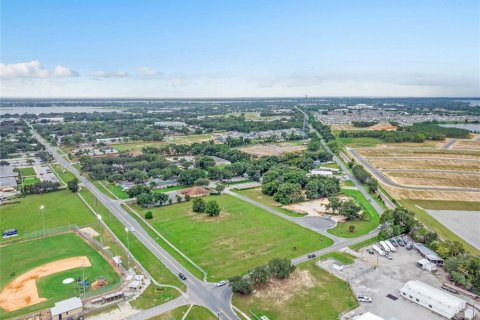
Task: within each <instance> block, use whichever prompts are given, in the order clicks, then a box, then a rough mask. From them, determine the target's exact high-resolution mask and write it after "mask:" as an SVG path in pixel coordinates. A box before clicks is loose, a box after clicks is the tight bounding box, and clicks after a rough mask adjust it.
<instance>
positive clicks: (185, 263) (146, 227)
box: [122, 205, 203, 279]
mask: <svg viewBox="0 0 480 320" xmlns="http://www.w3.org/2000/svg"><path fill="white" fill-rule="evenodd" d="M122 207H123V208H124V209H125V211H127V212H128V213H129V214H130V215H131V216H132V217H133V218H134V219H135V220H137V222H138V223H139V224H140V225H141V226H142V228H143V229H144V230H145V231H147V233H148V234H149V236H150V237H152V239H154V240H155V241H156V242H157V243H158V244H159V245H160V246H161V247H162V248H163V249H165V251H167V252H168V253H169V254H170V255H171V256H172V257H173V258H174V259H175V260H177V261H178V262H180V263H181V264H182V266H184V267H185V268H187V269H188V271H190V272H191V273H192V274H193V275H194V276H195V277H197V278H198V279H202V278H203V274H202V272H201V271H200V270H198V269H197V268H196V267H195V266H194V265H192V264H191V263H190V262H189V261H188V260H186V259H185V258H184V257H182V256H181V255H180V254H179V253H178V252H177V251H175V249H173V248H172V247H171V246H170V245H169V244H168V243H166V242H165V241H164V240H163V239H162V238H160V237H159V236H158V235H157V234H156V233H155V232H154V231H153V230H152V229H151V228H150V226H149V225H148V223H147V222H145V221H144V220H143V219H142V218H139V217H138V216H137V215H136V214H135V213H134V212H133V211H132V208H130V207H128V206H126V205H122Z"/></svg>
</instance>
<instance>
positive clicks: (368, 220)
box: [328, 189, 379, 238]
mask: <svg viewBox="0 0 480 320" xmlns="http://www.w3.org/2000/svg"><path fill="white" fill-rule="evenodd" d="M342 193H343V194H344V195H346V196H348V197H351V198H353V199H354V200H355V202H356V203H357V204H358V205H360V206H361V207H362V208H363V211H364V212H365V220H354V221H346V222H344V223H338V224H337V226H336V227H335V228H333V229H329V230H328V233H331V234H333V235H336V236H339V237H343V238H356V237H358V236H361V235H363V234H366V233H368V232H370V231H372V230H373V229H375V228H376V227H377V226H378V224H379V216H378V214H377V212H376V211H375V209H374V208H373V207H372V205H371V204H370V202H368V200H367V199H365V197H364V196H363V195H362V193H361V192H360V191H358V190H353V189H342ZM350 225H354V226H355V232H350V231H349V230H348V228H349V226H350Z"/></svg>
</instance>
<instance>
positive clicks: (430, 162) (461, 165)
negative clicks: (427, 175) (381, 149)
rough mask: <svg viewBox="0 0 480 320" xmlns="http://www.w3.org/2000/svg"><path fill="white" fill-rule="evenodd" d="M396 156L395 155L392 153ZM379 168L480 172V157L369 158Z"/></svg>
mask: <svg viewBox="0 0 480 320" xmlns="http://www.w3.org/2000/svg"><path fill="white" fill-rule="evenodd" d="M392 157H394V155H392ZM367 159H368V160H369V162H370V163H371V164H372V165H374V166H375V167H377V168H378V169H429V170H459V171H476V172H480V159H479V160H478V161H473V160H463V159H448V158H445V157H444V156H438V157H437V158H433V157H430V158H428V159H427V158H425V159H415V158H403V159H402V158H399V157H396V158H394V159H392V158H390V159H383V158H382V159H380V158H367Z"/></svg>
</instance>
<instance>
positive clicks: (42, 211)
mask: <svg viewBox="0 0 480 320" xmlns="http://www.w3.org/2000/svg"><path fill="white" fill-rule="evenodd" d="M44 209H45V206H44V205H43V204H42V205H41V206H40V213H41V214H42V222H43V235H45V213H44Z"/></svg>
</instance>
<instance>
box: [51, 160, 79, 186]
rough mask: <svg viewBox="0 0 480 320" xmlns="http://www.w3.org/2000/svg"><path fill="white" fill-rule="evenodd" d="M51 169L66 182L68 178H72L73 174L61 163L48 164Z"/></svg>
mask: <svg viewBox="0 0 480 320" xmlns="http://www.w3.org/2000/svg"><path fill="white" fill-rule="evenodd" d="M50 167H51V168H52V169H53V172H54V173H55V174H56V175H57V177H59V178H60V180H61V181H63V182H65V183H67V182H68V181H70V180H73V179H74V178H75V176H74V175H73V173H71V172H70V171H68V170H65V169H64V168H63V167H62V166H61V165H59V164H58V163H55V164H52V165H51V166H50Z"/></svg>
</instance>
